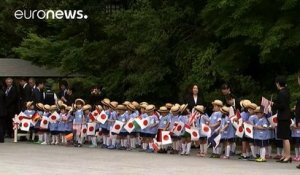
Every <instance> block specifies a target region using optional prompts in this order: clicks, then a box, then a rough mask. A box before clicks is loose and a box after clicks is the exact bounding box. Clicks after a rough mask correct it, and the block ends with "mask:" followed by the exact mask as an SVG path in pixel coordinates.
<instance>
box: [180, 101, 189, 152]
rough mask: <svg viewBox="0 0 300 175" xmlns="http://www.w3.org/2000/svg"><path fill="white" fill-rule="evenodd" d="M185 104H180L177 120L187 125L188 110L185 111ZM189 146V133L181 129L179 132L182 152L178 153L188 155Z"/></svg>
mask: <svg viewBox="0 0 300 175" xmlns="http://www.w3.org/2000/svg"><path fill="white" fill-rule="evenodd" d="M187 106H188V105H187V104H183V105H181V106H180V113H181V115H180V116H179V118H178V121H179V122H182V123H184V124H185V125H188V126H189V112H188V111H187ZM191 146H192V141H191V135H190V134H188V133H186V132H185V131H184V129H183V131H182V134H181V150H182V152H181V153H180V155H190V152H191Z"/></svg>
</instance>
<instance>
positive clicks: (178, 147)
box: [176, 141, 181, 151]
mask: <svg viewBox="0 0 300 175" xmlns="http://www.w3.org/2000/svg"><path fill="white" fill-rule="evenodd" d="M180 146H181V145H180V141H176V150H177V151H179V150H180Z"/></svg>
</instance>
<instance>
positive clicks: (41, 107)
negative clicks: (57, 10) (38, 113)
mask: <svg viewBox="0 0 300 175" xmlns="http://www.w3.org/2000/svg"><path fill="white" fill-rule="evenodd" d="M35 106H36V107H37V108H38V109H39V110H44V105H43V104H42V103H37V104H36V105H35Z"/></svg>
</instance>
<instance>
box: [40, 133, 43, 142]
mask: <svg viewBox="0 0 300 175" xmlns="http://www.w3.org/2000/svg"><path fill="white" fill-rule="evenodd" d="M42 141H43V134H39V142H42Z"/></svg>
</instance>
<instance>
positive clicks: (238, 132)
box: [235, 125, 244, 138]
mask: <svg viewBox="0 0 300 175" xmlns="http://www.w3.org/2000/svg"><path fill="white" fill-rule="evenodd" d="M235 135H236V136H237V137H239V138H243V136H244V127H243V125H239V126H238V127H237V129H236V131H235Z"/></svg>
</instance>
